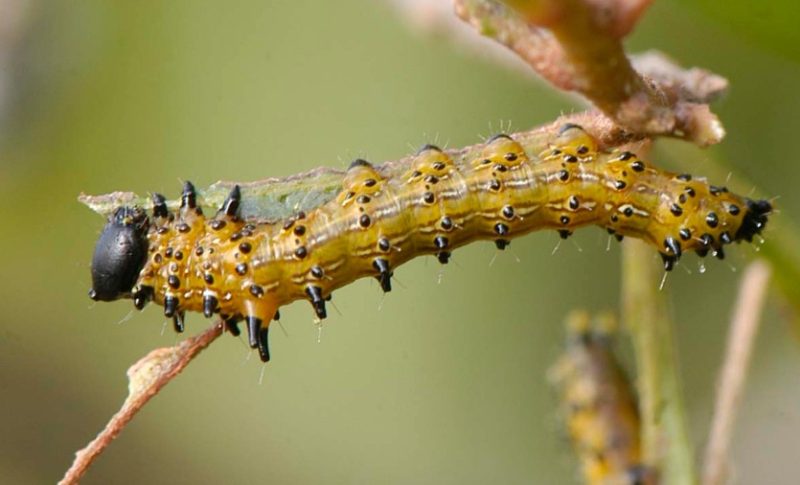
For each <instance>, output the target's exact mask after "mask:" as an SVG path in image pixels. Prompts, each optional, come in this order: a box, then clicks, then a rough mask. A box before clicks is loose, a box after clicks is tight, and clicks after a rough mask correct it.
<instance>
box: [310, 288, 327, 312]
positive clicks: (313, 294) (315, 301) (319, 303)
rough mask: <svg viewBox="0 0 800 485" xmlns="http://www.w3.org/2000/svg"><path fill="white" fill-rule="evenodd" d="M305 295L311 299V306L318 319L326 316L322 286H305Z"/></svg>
mask: <svg viewBox="0 0 800 485" xmlns="http://www.w3.org/2000/svg"><path fill="white" fill-rule="evenodd" d="M306 295H308V298H309V299H310V300H311V306H313V307H314V312H315V313H316V314H317V318H319V319H320V320H322V319H324V318H325V317H327V316H328V312H327V311H326V310H325V299H324V298H323V297H322V288H320V287H319V286H313V285H312V286H307V287H306Z"/></svg>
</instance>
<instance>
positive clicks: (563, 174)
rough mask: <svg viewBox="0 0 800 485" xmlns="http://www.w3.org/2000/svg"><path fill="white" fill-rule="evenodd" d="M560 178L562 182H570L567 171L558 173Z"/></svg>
mask: <svg viewBox="0 0 800 485" xmlns="http://www.w3.org/2000/svg"><path fill="white" fill-rule="evenodd" d="M558 178H559V180H561V181H562V182H566V181H567V180H569V172H568V171H567V170H560V171H559V172H558Z"/></svg>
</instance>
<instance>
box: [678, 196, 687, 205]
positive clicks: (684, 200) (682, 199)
mask: <svg viewBox="0 0 800 485" xmlns="http://www.w3.org/2000/svg"><path fill="white" fill-rule="evenodd" d="M687 200H688V199H687V198H686V194H681V195H679V196H678V202H680V203H681V204H685V203H686V201H687Z"/></svg>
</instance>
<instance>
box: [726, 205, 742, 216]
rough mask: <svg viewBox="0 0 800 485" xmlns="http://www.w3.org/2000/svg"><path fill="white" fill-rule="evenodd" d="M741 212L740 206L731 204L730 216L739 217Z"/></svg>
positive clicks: (729, 207)
mask: <svg viewBox="0 0 800 485" xmlns="http://www.w3.org/2000/svg"><path fill="white" fill-rule="evenodd" d="M739 212H741V210H740V209H739V206H738V205H736V204H731V205H729V206H728V214H730V215H732V216H738V215H739Z"/></svg>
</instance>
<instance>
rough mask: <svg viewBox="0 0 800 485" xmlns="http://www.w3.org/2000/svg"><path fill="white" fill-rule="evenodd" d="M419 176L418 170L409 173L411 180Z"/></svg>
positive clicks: (420, 173)
mask: <svg viewBox="0 0 800 485" xmlns="http://www.w3.org/2000/svg"><path fill="white" fill-rule="evenodd" d="M420 175H422V172H420V171H419V170H414V171H413V172H411V178H417V177H419V176H420Z"/></svg>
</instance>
